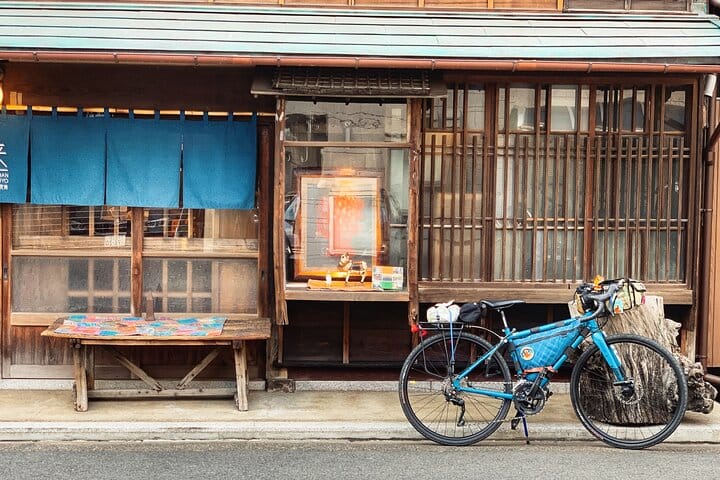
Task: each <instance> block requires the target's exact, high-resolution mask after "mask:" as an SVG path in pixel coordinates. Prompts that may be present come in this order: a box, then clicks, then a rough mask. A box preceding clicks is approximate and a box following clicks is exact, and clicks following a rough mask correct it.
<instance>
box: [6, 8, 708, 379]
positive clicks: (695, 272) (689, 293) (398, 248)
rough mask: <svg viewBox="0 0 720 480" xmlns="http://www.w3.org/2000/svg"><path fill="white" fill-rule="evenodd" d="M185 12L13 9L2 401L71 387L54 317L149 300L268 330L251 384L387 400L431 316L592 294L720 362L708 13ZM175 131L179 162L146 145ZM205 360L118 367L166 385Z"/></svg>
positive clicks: (220, 367)
mask: <svg viewBox="0 0 720 480" xmlns="http://www.w3.org/2000/svg"><path fill="white" fill-rule="evenodd" d="M190 3H194V4H185V5H171V4H168V3H165V2H163V3H162V4H158V3H154V2H141V3H138V4H134V5H126V4H119V3H115V2H95V3H94V4H74V3H73V2H56V3H54V4H45V3H38V2H12V3H8V4H7V5H2V6H0V62H2V63H1V64H0V67H1V68H2V70H3V77H2V80H1V81H2V90H3V92H4V97H3V100H2V105H3V110H2V113H1V114H0V136H3V135H4V136H3V137H2V138H0V140H1V141H0V144H4V145H7V146H4V151H5V152H10V150H9V147H10V145H11V142H9V141H8V138H9V137H8V136H9V135H10V134H9V133H8V132H10V131H11V130H10V126H14V125H15V124H16V123H19V121H18V119H22V120H23V122H26V123H28V127H27V133H26V134H25V135H26V139H27V142H26V144H25V145H26V146H25V150H24V152H25V156H24V157H23V156H22V155H19V156H18V155H16V152H18V151H23V150H13V151H12V152H10V153H11V154H12V155H13V157H12V161H13V162H16V163H13V164H12V165H11V166H10V168H9V177H8V176H5V177H3V176H0V180H3V178H5V179H8V178H9V180H8V181H9V182H14V184H13V186H12V188H16V187H17V185H18V184H22V183H23V182H24V189H23V190H22V192H21V193H20V195H21V199H20V200H18V199H17V198H18V197H14V199H10V197H7V196H6V197H2V198H0V201H2V206H1V207H0V211H1V215H0V232H1V233H0V239H1V242H2V265H3V284H2V285H3V288H2V297H1V298H2V300H1V306H2V309H1V311H2V378H3V381H4V382H6V383H7V384H9V385H11V384H12V382H15V381H19V382H31V383H32V382H33V381H40V380H47V379H68V378H70V377H71V368H70V363H71V356H70V351H69V350H68V349H67V348H66V346H65V345H64V344H60V343H54V342H52V341H48V340H47V339H45V338H41V337H40V335H39V333H40V332H41V331H42V330H43V328H44V327H45V326H47V325H48V324H49V323H51V322H52V321H53V320H54V319H55V318H57V317H59V316H62V315H66V314H72V313H95V314H126V313H135V314H139V313H141V312H143V311H145V310H146V309H147V302H148V301H152V302H153V309H154V311H155V312H156V313H163V314H167V315H186V314H208V315H209V314H219V315H224V316H230V317H232V316H237V317H242V316H244V315H260V316H270V317H272V318H273V319H274V321H275V322H274V323H275V327H274V331H273V338H272V339H271V340H270V341H268V342H267V343H266V344H265V343H262V342H258V343H256V344H254V345H253V348H252V349H251V355H250V375H251V377H252V378H256V379H267V380H274V379H281V378H290V379H301V378H309V379H318V378H344V379H345V378H381V379H394V378H395V377H396V374H397V369H398V367H399V365H400V363H401V362H402V360H403V359H404V357H405V355H406V354H407V352H408V351H409V349H410V348H411V346H412V344H413V340H414V339H413V337H412V334H411V333H410V329H409V328H408V324H409V323H410V324H412V323H413V322H415V321H416V320H417V318H418V317H419V316H422V315H424V314H425V310H426V308H427V307H428V306H429V305H432V304H434V303H436V302H444V301H448V300H451V299H454V300H455V301H457V302H464V301H473V300H478V299H483V298H485V299H505V298H521V299H523V300H525V301H526V302H527V305H525V306H523V307H521V308H518V309H517V311H516V312H513V313H514V314H515V316H514V318H515V319H516V321H517V322H518V323H519V324H539V323H545V322H547V321H552V320H555V319H559V318H561V317H562V318H564V316H566V314H567V301H568V300H570V299H571V297H572V293H573V290H574V287H575V286H576V285H577V284H578V283H580V282H581V281H583V280H587V279H591V278H592V277H594V276H595V275H597V274H600V275H604V276H605V277H608V278H610V277H619V276H631V277H633V278H638V279H641V280H642V281H644V282H645V283H646V284H647V285H648V288H649V290H650V293H652V294H656V295H661V296H663V298H664V301H665V305H666V310H667V315H668V316H669V317H671V318H674V319H676V320H679V321H681V322H682V324H683V328H682V332H681V333H682V339H681V340H682V342H681V343H682V347H683V349H684V350H685V351H686V352H687V353H688V354H690V355H691V356H694V355H695V354H696V353H697V354H698V355H700V356H701V357H702V358H703V359H704V360H705V361H706V362H707V364H708V365H709V366H711V367H720V354H718V352H720V347H718V342H720V335H718V331H720V327H718V326H716V325H715V322H714V320H713V312H714V311H715V309H716V308H718V307H717V305H715V303H714V301H711V299H714V298H715V297H717V295H715V294H714V292H715V289H716V288H718V287H717V286H716V280H715V277H714V275H715V273H714V272H715V270H716V268H715V265H716V263H717V261H716V260H715V256H714V249H713V245H714V243H715V242H714V241H713V239H714V238H715V236H717V229H716V227H715V226H714V225H717V219H716V215H717V214H716V213H715V210H716V209H714V208H713V205H714V203H713V202H714V201H715V200H714V198H715V197H714V195H716V194H717V191H718V189H713V188H712V186H713V185H714V184H715V183H716V181H715V180H714V178H715V177H714V176H713V175H715V171H714V169H713V168H711V165H712V159H713V158H714V157H715V156H716V152H717V151H718V148H717V146H714V145H715V144H716V143H717V137H718V133H717V132H718V129H717V125H718V121H717V118H718V117H717V111H718V109H717V105H716V101H715V98H716V97H717V87H716V86H715V85H714V83H713V82H714V81H715V80H714V78H715V77H714V74H715V73H717V72H718V71H720V53H718V52H720V24H719V23H718V20H717V18H716V17H713V16H711V15H706V14H704V13H697V10H698V9H700V10H705V11H707V9H708V8H709V5H708V4H706V3H705V2H693V1H685V0H683V1H664V2H657V1H639V0H637V1H635V0H634V1H627V0H624V1H619V2H610V3H612V5H610V4H608V6H607V8H608V11H607V12H604V13H602V14H597V13H596V12H593V14H592V15H590V14H586V13H585V12H587V11H588V10H590V9H592V8H595V7H593V2H584V1H570V0H567V1H564V2H563V1H533V2H520V1H512V2H499V1H495V2H493V1H487V2H457V1H452V2H445V1H439V2H430V1H428V0H424V1H423V0H412V1H410V0H408V1H402V0H397V1H393V2H383V3H378V2H377V1H370V2H360V1H359V0H349V1H346V0H343V1H341V2H340V1H338V2H335V3H332V5H333V6H337V7H345V8H344V9H338V10H326V9H322V8H318V7H317V6H316V5H314V4H313V3H312V2H305V1H297V2H288V1H284V2H283V1H280V2H260V1H254V2H249V3H252V4H255V5H262V6H263V8H261V9H257V8H255V7H253V6H247V7H246V6H238V5H230V4H237V3H248V2H227V4H213V5H203V4H202V3H203V2H190ZM323 3H324V5H325V6H327V5H328V3H327V2H323ZM297 7H302V8H297ZM376 7H380V8H376ZM371 8H376V9H374V10H367V9H371ZM402 9H405V10H402ZM658 10H662V11H664V12H662V14H660V15H654V14H653V13H652V11H658ZM668 12H675V13H673V14H670V13H668ZM678 12H681V13H678ZM63 17H65V18H66V19H62V18H63ZM67 18H71V19H72V20H73V21H70V20H67ZM11 30H12V32H13V33H12V34H11V33H9V32H10V31H11ZM2 32H5V33H2ZM17 32H22V35H20V34H18V33H17ZM579 32H583V33H582V34H580V33H579ZM657 32H663V33H662V34H658V33H657ZM678 39H680V40H678ZM633 42H634V43H633ZM601 47H602V48H601ZM92 120H102V121H103V122H104V125H105V126H103V127H102V129H103V130H102V132H101V133H98V138H102V139H103V140H102V141H101V142H100V143H98V145H100V144H102V146H98V147H97V148H98V149H99V150H98V151H97V152H99V153H98V155H99V157H102V158H103V161H104V164H103V165H102V167H98V168H100V169H101V171H99V173H96V175H97V176H96V177H94V178H95V179H96V183H95V184H92V183H83V182H89V181H91V180H87V179H85V178H84V174H83V175H82V176H80V175H77V176H74V175H75V174H73V172H74V171H75V170H73V168H76V169H77V168H79V167H80V166H82V165H87V164H88V163H87V162H88V161H87V160H86V159H87V158H89V157H88V156H89V155H90V154H89V153H88V151H87V149H88V145H90V144H91V142H89V141H88V142H82V143H83V147H82V148H78V149H77V150H75V147H73V143H72V142H71V139H72V138H74V137H73V136H74V135H81V134H80V133H78V132H80V131H84V132H85V137H82V136H80V137H78V138H90V137H89V134H88V133H87V132H88V131H90V130H87V129H86V126H85V125H87V123H83V122H90V121H92ZM63 122H66V123H63ZM70 123H82V126H81V127H80V128H81V130H73V128H75V127H72V126H71V127H68V126H67V125H70ZM116 124H117V125H123V126H124V127H127V128H128V129H129V130H128V131H127V132H126V134H125V136H119V134H116V133H115V132H114V130H113V129H114V128H116V127H115V126H116ZM48 125H50V126H48ZM53 125H54V126H53ZM57 125H59V126H57ZM169 125H170V126H172V127H168V126H169ZM203 125H205V126H203ZM224 125H229V127H225V126H224ZM248 125H250V128H252V132H253V134H252V136H253V142H251V143H253V146H252V154H248V153H247V150H243V151H242V152H244V153H242V152H241V153H237V152H236V150H235V149H236V148H237V149H241V150H242V148H241V147H248V145H249V143H248V141H247V138H246V137H230V136H228V135H229V134H227V133H226V132H227V131H228V129H231V130H233V131H235V129H244V128H246V127H248ZM221 126H222V129H223V130H222V131H223V132H225V133H223V134H222V135H221V136H210V137H203V138H204V139H205V140H204V142H205V143H200V140H198V138H199V137H198V136H193V134H192V132H194V131H195V130H196V129H199V128H201V127H202V129H203V130H202V131H203V135H204V134H205V133H206V131H205V129H213V131H215V130H216V128H215V127H217V128H220V127H221ZM13 128H14V127H13ZM93 128H94V127H93ZM168 128H174V129H176V130H173V135H177V137H172V138H177V139H179V140H177V141H175V140H173V141H175V143H172V144H171V149H172V150H173V154H172V155H169V157H172V159H171V160H168V159H167V158H166V157H167V156H168V155H166V151H167V149H168V148H170V147H167V144H165V143H163V144H162V145H165V147H163V148H165V150H158V148H160V147H156V143H152V142H151V141H150V140H149V139H150V137H152V135H151V134H150V132H158V131H164V129H168ZM53 129H54V130H53ZM83 129H85V130H83ZM23 132H24V130H23ZM178 132H180V133H178ZM53 135H54V136H53ZM113 135H115V137H113ZM20 137H22V135H20ZM20 137H18V136H15V137H13V138H15V139H16V138H20ZM112 138H120V139H122V142H120V141H118V143H113V141H111V139H112ZM163 138H167V137H163ZM238 138H240V139H238ZM48 139H55V140H54V142H55V143H52V142H49V141H48ZM13 142H16V143H17V140H13ZM16 143H13V148H16ZM20 143H22V142H20ZM48 143H50V146H48V145H47V144H48ZM76 143H77V142H76ZM43 145H45V147H43ZM52 145H56V146H61V147H62V148H61V149H58V150H62V151H63V152H64V153H56V152H53V151H52V148H51V147H52ZM196 145H201V147H202V148H203V149H204V150H202V152H201V153H198V154H193V151H194V150H193V148H196V147H195V146H196ZM238 145H239V146H238ZM211 146H212V148H214V149H216V150H218V153H212V154H211V153H208V152H209V150H208V149H210V148H211ZM713 146H714V147H713ZM213 151H215V150H213ZM238 151H239V150H238ZM68 152H69V153H68ZM97 152H96V153H97ZM123 152H125V153H127V152H130V153H127V155H126V156H125V157H123V156H122V154H123ZM227 152H230V153H227ZM233 152H236V153H233ZM194 155H195V156H194ZM248 155H250V156H251V157H252V161H251V162H250V163H252V168H250V167H248V166H247V165H246V164H244V163H242V164H241V166H240V167H238V166H237V165H236V164H235V163H236V162H234V161H233V159H235V158H236V157H238V158H239V157H243V158H245V157H247V156H248ZM216 157H217V158H218V159H219V160H217V161H215V160H212V159H213V158H216ZM116 158H120V160H118V162H119V163H120V164H123V162H126V163H127V162H131V160H122V159H123V158H128V159H129V158H132V161H133V162H136V163H128V164H129V165H131V166H130V167H128V168H124V167H123V168H124V169H123V168H121V169H117V168H116V169H114V170H113V168H114V167H113V166H114V165H115V163H114V162H115V160H114V159H116ZM194 158H196V160H193V159H194ZM228 158H230V163H227V164H226V163H223V161H226V160H227V159H228ZM3 160H8V157H4V158H3ZM18 161H19V163H21V164H23V163H24V165H25V168H26V170H27V172H26V176H25V177H19V176H17V172H19V170H18V167H17V162H18ZM193 161H194V162H195V163H193ZM83 162H86V163H83ZM163 162H164V163H163ZM173 162H176V163H173ZM4 163H7V162H4ZM101 163H102V162H101ZM156 164H157V165H156ZM6 167H7V165H6ZM193 168H195V169H196V170H192V169H193ZM6 170H7V168H6ZM85 170H89V168H85ZM193 171H194V172H195V174H193ZM213 172H216V173H217V172H225V175H217V174H214V173H213ZM0 173H1V172H0ZM213 175H215V176H213ZM168 177H169V178H171V181H167V178H168ZM19 178H23V179H24V180H23V181H20V180H19ZM97 179H100V180H97ZM198 179H202V180H203V181H201V182H198ZM208 179H210V180H208ZM121 180H122V182H125V183H126V184H128V185H129V186H127V187H126V188H125V189H124V190H122V194H117V192H116V190H115V188H116V183H118V182H121ZM226 181H228V182H229V183H228V185H227V193H223V192H226V191H225V190H222V188H221V187H222V186H224V185H225V182H226ZM203 182H204V183H203ZM212 182H215V183H212ZM248 182H251V185H250V187H248ZM4 184H7V182H5V183H4ZM58 185H62V186H64V187H63V188H60V189H59V191H58V188H57V187H58ZM88 185H97V188H94V187H93V188H90V187H88ZM1 186H2V184H0V187H1ZM68 187H69V188H68ZM6 190H7V189H6ZM7 191H8V192H9V191H10V190H7ZM88 191H92V192H93V193H94V194H96V195H94V196H93V195H90V196H89V197H88V196H87V195H86V193H87V192H88ZM240 192H245V193H244V195H246V196H247V195H248V192H249V195H250V197H251V200H250V201H249V202H248V201H247V198H244V197H243V198H244V200H243V198H240V197H241V196H242V195H241V193H240ZM4 193H5V192H3V191H2V190H0V196H2V195H3V194H4ZM11 193H12V192H11ZM157 193H161V194H167V195H166V196H164V197H162V195H161V197H162V198H158V197H157V196H156V195H155V194H157ZM236 197H237V198H236ZM168 198H169V199H168ZM233 199H235V200H237V201H236V203H228V202H231V201H234V200H233ZM711 227H712V228H711ZM345 254H346V255H348V256H349V257H350V260H351V261H352V262H353V269H352V270H351V271H350V272H347V271H346V270H345V269H344V268H343V266H342V258H341V257H342V256H343V255H345ZM381 267H382V268H381ZM363 274H364V275H365V282H364V283H362V284H361V282H360V281H359V280H360V278H361V276H362V275H363ZM345 275H349V276H350V278H349V281H348V282H346V281H345ZM696 346H697V349H698V351H697V352H696ZM203 353H204V352H202V351H195V349H193V351H192V352H189V351H187V350H184V349H181V348H170V349H165V350H158V351H153V352H141V351H137V352H130V356H131V357H133V356H134V357H136V358H137V360H138V361H139V362H140V363H142V364H143V365H146V366H147V368H148V371H149V372H151V373H153V374H155V375H158V376H167V377H175V376H177V375H178V374H179V372H182V371H184V369H186V367H187V366H188V365H192V364H194V363H196V362H197V360H198V358H200V357H199V356H200V355H203ZM191 355H192V357H191ZM195 355H198V358H195ZM96 362H97V366H98V378H105V379H122V378H126V377H125V374H124V373H123V372H122V369H120V368H118V367H116V366H114V365H113V362H112V361H111V359H110V358H99V359H97V360H96ZM231 366H232V361H231V360H230V359H229V358H228V359H221V360H220V361H219V362H217V363H216V364H215V366H214V367H213V368H211V369H210V370H209V371H208V372H207V375H208V378H226V377H229V376H230V371H231V368H232V367H231Z"/></svg>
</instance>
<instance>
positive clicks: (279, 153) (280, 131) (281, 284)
mask: <svg viewBox="0 0 720 480" xmlns="http://www.w3.org/2000/svg"><path fill="white" fill-rule="evenodd" d="M284 135H285V99H284V98H279V99H278V101H277V120H276V125H275V155H274V156H275V162H274V165H275V168H274V172H275V181H274V188H273V193H274V202H273V216H274V217H273V218H284V215H285V146H284V143H283V140H284ZM273 272H274V279H275V323H277V324H278V325H287V323H288V314H287V303H286V302H285V230H284V225H283V222H281V221H280V222H275V223H274V225H273Z"/></svg>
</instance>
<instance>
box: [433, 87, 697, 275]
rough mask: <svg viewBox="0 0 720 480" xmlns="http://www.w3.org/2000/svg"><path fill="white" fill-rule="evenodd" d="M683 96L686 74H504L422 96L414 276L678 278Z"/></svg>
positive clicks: (682, 269) (687, 193)
mask: <svg viewBox="0 0 720 480" xmlns="http://www.w3.org/2000/svg"><path fill="white" fill-rule="evenodd" d="M486 98H496V99H497V100H496V102H493V103H491V104H485V99H486ZM690 98H691V89H690V87H689V86H687V85H680V86H673V87H670V86H663V85H657V86H646V87H633V88H623V87H620V86H592V85H553V86H550V85H541V84H516V85H515V84H512V85H486V86H485V87H484V88H483V87H472V86H470V87H468V86H465V85H460V86H457V87H456V88H454V89H453V90H452V93H450V94H449V95H448V98H446V99H440V100H434V101H428V102H427V103H426V106H425V115H424V118H425V122H424V131H425V135H424V145H423V163H422V179H423V189H422V202H421V215H422V217H421V226H422V234H423V236H422V243H421V278H422V280H437V281H458V280H459V281H472V282H482V281H531V282H556V281H562V282H567V281H577V280H581V279H583V278H591V277H592V276H593V275H594V274H596V273H601V274H603V275H605V276H608V277H615V276H623V275H627V276H632V277H637V278H643V279H645V280H647V281H657V282H670V283H683V282H685V281H686V278H687V272H686V268H687V262H686V256H687V254H688V251H689V248H688V230H687V229H688V224H689V222H690V220H691V219H690V212H689V207H688V206H689V205H690V201H691V194H692V191H691V190H692V189H691V188H690V186H691V179H692V178H693V175H694V172H693V171H692V170H693V163H692V162H691V149H690V145H689V141H688V138H689V133H688V131H687V130H688V127H689V120H688V119H689V113H690V111H691V108H692V106H691V104H690V103H691V102H690ZM473 112H476V113H477V112H483V113H482V117H483V118H484V119H485V121H484V123H481V122H477V121H475V122H472V121H470V120H469V119H472V118H473ZM488 119H491V120H488ZM488 122H494V125H490V124H489V123H488ZM486 125H489V126H490V128H487V127H486ZM493 132H495V133H493Z"/></svg>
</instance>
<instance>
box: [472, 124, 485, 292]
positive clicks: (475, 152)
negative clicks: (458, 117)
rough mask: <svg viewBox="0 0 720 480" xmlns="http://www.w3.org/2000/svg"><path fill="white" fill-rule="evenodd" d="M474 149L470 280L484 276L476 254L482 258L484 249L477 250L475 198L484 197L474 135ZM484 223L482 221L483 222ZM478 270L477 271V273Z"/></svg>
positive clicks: (474, 136)
mask: <svg viewBox="0 0 720 480" xmlns="http://www.w3.org/2000/svg"><path fill="white" fill-rule="evenodd" d="M471 148H472V150H471V153H470V155H471V160H470V165H471V167H470V168H471V169H472V170H471V172H470V182H471V184H472V187H471V188H470V191H471V192H472V193H471V195H472V201H471V203H470V245H471V248H470V265H471V271H470V276H469V277H470V280H480V279H482V278H483V276H482V272H483V269H482V265H481V266H480V268H479V269H478V270H476V269H475V257H476V254H477V255H478V257H479V258H482V251H480V252H477V251H476V249H475V238H476V236H477V228H478V224H477V215H478V212H477V209H476V207H475V204H476V203H477V202H476V201H475V199H476V198H477V196H478V195H481V196H480V198H481V199H482V188H481V189H480V192H478V189H477V187H478V183H477V152H478V144H477V136H476V135H473V139H472V147H471ZM481 224H482V222H481ZM476 272H477V273H476Z"/></svg>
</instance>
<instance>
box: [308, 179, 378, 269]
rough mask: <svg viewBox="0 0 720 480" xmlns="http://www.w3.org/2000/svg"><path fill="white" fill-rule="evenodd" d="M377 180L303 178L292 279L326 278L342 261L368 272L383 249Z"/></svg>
mask: <svg viewBox="0 0 720 480" xmlns="http://www.w3.org/2000/svg"><path fill="white" fill-rule="evenodd" d="M380 181H381V179H380V177H379V176H377V175H369V174H357V175H352V176H351V175H347V174H345V175H328V174H314V173H301V174H299V175H298V177H297V186H298V189H297V192H298V194H299V204H298V210H297V217H296V219H295V235H294V237H295V242H296V246H295V249H294V250H295V251H294V257H295V261H294V267H295V278H296V279H304V278H325V276H326V275H327V274H328V273H330V274H331V275H332V274H334V273H336V272H337V271H338V262H339V260H340V256H341V255H343V254H345V253H347V254H348V255H349V256H350V258H351V259H352V260H353V261H365V262H367V265H368V267H371V266H372V265H374V264H375V263H376V261H377V256H378V252H380V249H381V248H382V225H381V210H380V203H381V202H380Z"/></svg>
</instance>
